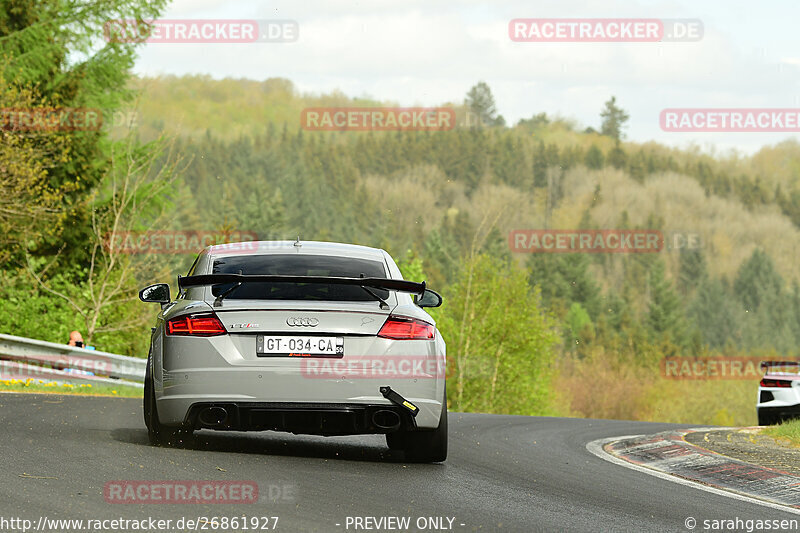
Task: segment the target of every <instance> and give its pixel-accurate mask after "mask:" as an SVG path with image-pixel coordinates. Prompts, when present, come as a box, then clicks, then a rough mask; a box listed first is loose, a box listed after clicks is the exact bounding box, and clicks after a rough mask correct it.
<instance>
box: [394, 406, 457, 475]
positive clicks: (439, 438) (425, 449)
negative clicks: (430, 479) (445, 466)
mask: <svg viewBox="0 0 800 533" xmlns="http://www.w3.org/2000/svg"><path fill="white" fill-rule="evenodd" d="M445 398H447V397H446V396H445ZM386 444H387V445H388V446H389V449H390V450H403V451H404V452H405V458H406V460H407V461H411V462H414V463H440V462H442V461H444V460H445V459H447V400H446V399H445V400H444V402H442V414H441V416H440V418H439V427H437V428H436V429H429V430H423V431H399V432H395V433H387V434H386Z"/></svg>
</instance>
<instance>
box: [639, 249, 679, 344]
mask: <svg viewBox="0 0 800 533" xmlns="http://www.w3.org/2000/svg"><path fill="white" fill-rule="evenodd" d="M664 271H665V266H664V262H663V261H661V260H658V261H656V262H655V263H654V264H653V266H652V268H651V269H650V276H649V278H650V279H649V281H648V288H649V291H650V301H649V304H648V308H647V326H648V328H649V330H650V332H651V334H652V336H653V338H654V339H659V338H662V339H666V340H668V341H670V342H672V343H674V344H678V345H680V344H682V343H683V342H684V341H685V340H686V339H685V334H686V321H685V317H684V312H683V308H682V307H681V302H680V298H679V297H678V295H677V294H676V293H675V290H674V289H673V288H672V284H671V283H670V282H669V280H667V279H666V277H665V273H664Z"/></svg>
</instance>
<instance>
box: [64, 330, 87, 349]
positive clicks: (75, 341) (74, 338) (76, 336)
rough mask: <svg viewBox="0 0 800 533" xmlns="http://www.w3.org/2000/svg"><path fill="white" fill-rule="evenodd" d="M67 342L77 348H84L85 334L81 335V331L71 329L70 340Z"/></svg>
mask: <svg viewBox="0 0 800 533" xmlns="http://www.w3.org/2000/svg"><path fill="white" fill-rule="evenodd" d="M67 344H69V345H70V346H75V347H77V348H83V335H81V332H80V331H70V333H69V342H68V343H67Z"/></svg>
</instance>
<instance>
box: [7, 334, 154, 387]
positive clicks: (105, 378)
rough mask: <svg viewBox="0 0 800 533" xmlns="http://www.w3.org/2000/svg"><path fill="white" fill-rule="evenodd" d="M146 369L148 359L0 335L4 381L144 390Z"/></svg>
mask: <svg viewBox="0 0 800 533" xmlns="http://www.w3.org/2000/svg"><path fill="white" fill-rule="evenodd" d="M44 365H47V366H44ZM146 367H147V361H146V360H145V359H139V358H136V357H128V356H125V355H118V354H114V353H108V352H101V351H99V350H87V349H85V348H77V347H75V346H69V345H66V344H56V343H54V342H47V341H40V340H36V339H28V338H25V337H16V336H14V335H4V334H0V376H2V377H11V378H14V379H49V380H53V381H60V382H64V383H103V384H111V385H126V386H132V387H143V386H144V385H143V384H142V383H143V382H144V373H145V369H146Z"/></svg>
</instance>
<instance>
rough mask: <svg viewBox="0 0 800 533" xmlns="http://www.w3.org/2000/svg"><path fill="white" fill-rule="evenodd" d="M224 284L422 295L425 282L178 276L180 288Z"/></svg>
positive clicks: (330, 277) (380, 279)
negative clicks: (328, 287) (349, 288)
mask: <svg viewBox="0 0 800 533" xmlns="http://www.w3.org/2000/svg"><path fill="white" fill-rule="evenodd" d="M223 283H322V284H325V285H355V286H360V287H372V288H374V289H386V290H390V291H399V292H408V293H412V294H419V295H422V294H423V293H424V292H425V282H424V281H422V282H419V283H417V282H416V281H405V280H402V279H388V278H344V277H336V276H278V275H271V274H270V275H266V274H265V275H246V274H201V275H198V276H178V288H179V289H185V288H187V287H202V286H205V285H221V284H223Z"/></svg>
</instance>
